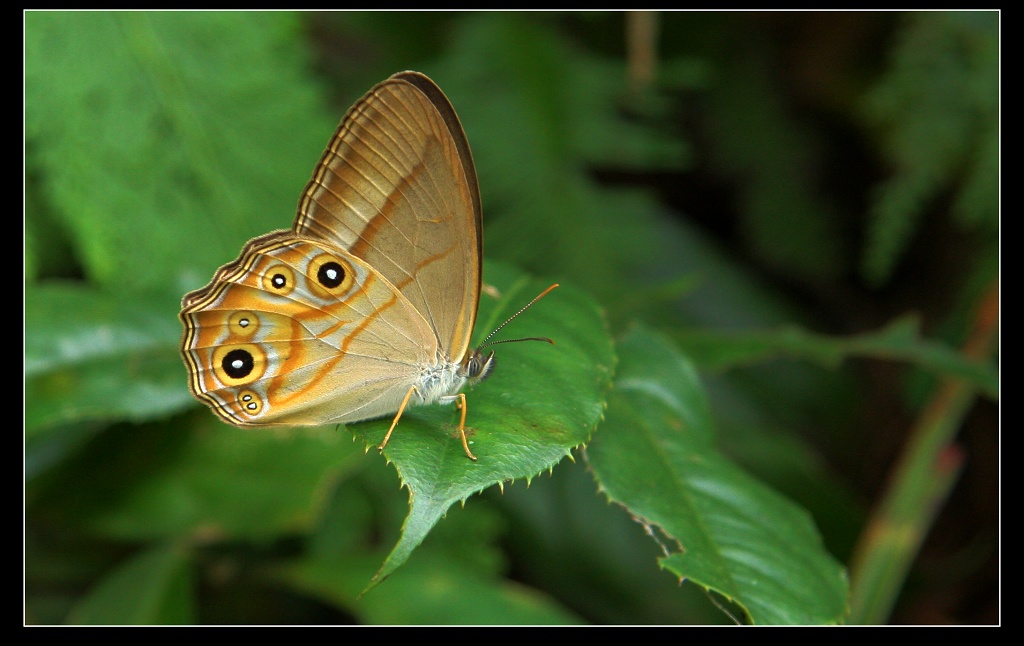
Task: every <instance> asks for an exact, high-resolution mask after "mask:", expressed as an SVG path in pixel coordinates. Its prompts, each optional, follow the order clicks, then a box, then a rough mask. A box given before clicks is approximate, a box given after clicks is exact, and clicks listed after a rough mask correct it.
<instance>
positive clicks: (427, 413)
mask: <svg viewBox="0 0 1024 646" xmlns="http://www.w3.org/2000/svg"><path fill="white" fill-rule="evenodd" d="M484 279H485V282H486V283H488V284H489V285H493V286H494V287H495V288H497V290H498V291H499V293H500V294H501V296H500V298H497V299H495V298H493V297H491V296H488V295H487V294H486V293H485V295H484V296H483V298H481V302H480V313H479V316H478V318H477V323H476V331H475V337H476V339H477V342H480V341H481V340H482V339H483V337H484V336H486V335H487V334H489V333H490V331H491V330H493V329H494V328H496V327H497V326H498V325H499V324H501V322H502V321H504V320H505V319H507V318H508V317H509V316H512V315H513V314H515V312H516V311H518V310H519V309H520V308H521V307H522V306H523V305H525V304H526V303H528V302H529V301H530V299H532V298H533V297H534V296H535V295H537V294H539V293H540V292H541V291H543V290H544V289H545V288H546V287H547V286H548V284H546V283H543V282H541V281H538V280H532V279H528V278H526V277H525V276H523V275H521V274H518V273H517V272H515V271H514V270H512V269H510V268H507V267H504V266H501V265H497V264H494V263H488V264H486V265H485V276H484ZM525 336H546V337H550V338H551V339H552V340H554V341H555V345H553V346H552V345H548V344H546V343H537V342H524V343H517V344H507V345H501V346H497V347H496V348H495V352H496V356H497V367H496V368H495V370H494V373H493V374H492V376H491V377H490V378H488V380H487V381H485V382H483V383H482V384H480V385H478V386H477V387H476V388H475V389H474V390H472V391H470V392H468V393H467V400H468V403H467V417H466V425H467V427H468V428H469V433H470V442H471V448H472V451H473V453H475V454H476V457H477V458H478V459H477V461H476V462H473V461H470V460H469V459H468V458H467V457H466V455H465V453H464V452H463V449H462V445H461V443H460V441H459V439H458V435H457V433H456V434H454V435H453V430H452V429H453V427H455V426H456V425H457V422H458V414H459V413H458V411H457V410H456V409H455V408H454V407H444V406H431V407H426V408H417V409H410V410H408V411H407V412H406V413H405V414H404V415H403V416H402V419H401V421H400V422H399V424H398V427H397V428H396V429H395V432H394V435H393V436H392V437H391V439H390V441H389V443H388V445H387V448H386V449H385V451H384V453H385V455H386V456H387V458H388V460H389V461H391V462H393V463H394V464H395V467H396V468H397V469H398V473H399V475H400V477H401V479H402V483H403V484H404V485H405V486H407V487H408V488H409V497H410V511H409V516H408V517H407V518H406V521H405V524H404V526H403V528H402V537H401V539H400V540H399V542H398V544H397V545H396V546H395V548H394V550H393V551H392V552H391V554H390V555H389V556H388V559H387V560H386V561H385V563H384V565H383V566H382V567H381V570H380V572H379V573H378V575H377V577H375V581H380V580H382V579H383V578H384V577H386V576H388V575H389V574H391V573H392V572H393V571H394V570H395V569H396V568H397V567H398V566H400V565H401V564H402V563H404V562H405V560H406V559H407V558H408V557H409V554H410V553H411V552H412V550H413V549H415V548H416V546H417V545H419V544H420V542H421V541H422V540H423V538H424V537H425V536H426V535H427V533H428V532H429V531H430V529H431V528H432V527H433V526H434V525H435V524H436V523H437V521H438V520H439V519H440V518H441V516H442V515H444V513H445V512H446V511H447V510H448V508H449V507H450V506H451V505H452V504H453V503H455V502H458V501H462V500H465V499H466V498H467V497H468V496H470V495H472V494H474V493H476V492H478V491H481V490H482V489H485V488H487V487H489V486H491V485H494V484H499V483H502V482H504V481H506V480H515V479H518V478H526V479H529V478H532V477H533V476H535V475H537V474H538V473H540V472H542V471H544V470H547V469H550V468H552V467H553V466H554V465H555V464H556V463H558V462H559V461H560V460H561V459H562V458H563V457H566V456H567V455H569V451H570V450H571V449H572V448H573V447H576V446H579V445H580V444H582V443H584V442H586V441H587V440H588V439H589V437H590V433H591V432H592V431H593V429H594V427H595V426H596V425H597V422H598V420H599V419H600V417H601V413H602V411H603V410H604V405H605V399H604V398H605V393H606V391H607V389H608V387H609V384H610V382H611V375H612V369H613V366H614V361H615V356H614V352H613V346H612V342H611V339H610V337H609V335H608V331H607V329H606V326H605V322H604V318H603V317H602V314H601V312H600V311H599V309H598V308H597V306H596V305H595V304H594V303H593V301H591V300H590V299H589V298H588V297H587V296H586V295H584V294H583V293H582V292H580V291H578V290H576V289H573V288H572V287H569V286H562V287H560V288H558V289H556V290H554V291H553V292H551V293H550V294H549V295H548V296H546V297H545V298H544V299H542V300H541V301H539V302H537V303H536V304H535V305H534V306H533V307H532V308H530V309H529V310H527V311H526V312H524V313H523V315H522V316H520V317H519V318H517V319H516V321H515V322H514V323H512V324H510V325H509V326H507V327H506V328H504V330H502V334H501V335H500V337H499V338H518V337H525ZM390 424H391V420H390V419H382V420H375V421H373V422H366V423H362V424H357V425H353V426H351V428H352V430H353V431H354V432H355V433H356V435H357V436H359V437H360V438H362V439H363V441H364V442H365V443H366V445H367V447H375V446H378V445H379V444H380V442H381V441H382V439H383V437H384V434H385V432H386V431H387V429H388V427H389V426H390Z"/></svg>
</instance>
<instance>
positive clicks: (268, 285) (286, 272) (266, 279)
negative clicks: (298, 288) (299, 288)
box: [263, 263, 295, 295]
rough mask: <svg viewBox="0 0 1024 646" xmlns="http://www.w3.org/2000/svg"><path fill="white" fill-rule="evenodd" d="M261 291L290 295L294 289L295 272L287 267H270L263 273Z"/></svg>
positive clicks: (276, 265) (275, 265)
mask: <svg viewBox="0 0 1024 646" xmlns="http://www.w3.org/2000/svg"><path fill="white" fill-rule="evenodd" d="M263 289H265V290H267V291H268V292H270V293H271V294H281V295H286V294H290V293H291V292H292V290H294V289H295V272H294V271H292V268H291V267H289V266H288V265H284V264H280V263H277V264H273V265H271V266H270V267H268V268H267V270H266V271H265V272H263Z"/></svg>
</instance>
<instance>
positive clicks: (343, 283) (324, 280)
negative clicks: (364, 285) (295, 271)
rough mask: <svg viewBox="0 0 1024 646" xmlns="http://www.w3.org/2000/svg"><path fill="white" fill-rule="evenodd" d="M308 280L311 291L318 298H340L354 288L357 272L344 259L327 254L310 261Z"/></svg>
mask: <svg viewBox="0 0 1024 646" xmlns="http://www.w3.org/2000/svg"><path fill="white" fill-rule="evenodd" d="M307 278H308V280H309V286H310V289H312V290H313V292H314V293H315V294H316V295H317V296H319V297H321V298H338V297H339V296H343V295H344V294H346V293H347V292H348V291H349V289H350V288H351V287H352V283H353V281H354V280H355V272H354V271H352V266H351V265H350V264H349V263H348V262H346V261H345V260H344V259H343V258H339V257H338V256H334V255H331V254H328V253H325V254H321V255H319V256H317V257H316V258H313V260H311V261H310V263H309V269H308V270H307Z"/></svg>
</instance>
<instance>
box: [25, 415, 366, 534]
mask: <svg viewBox="0 0 1024 646" xmlns="http://www.w3.org/2000/svg"><path fill="white" fill-rule="evenodd" d="M196 419H197V420H198V421H197V423H193V424H189V425H188V426H183V425H180V424H163V425H147V426H143V427H138V426H128V425H123V426H119V427H115V428H113V429H110V430H108V431H106V432H105V433H102V434H101V435H99V436H98V437H97V438H96V439H95V440H93V441H92V442H90V444H89V445H88V447H87V448H86V449H84V450H82V451H80V452H79V453H78V454H76V455H75V456H74V458H73V459H72V460H70V461H69V462H68V463H67V464H65V465H63V468H62V469H61V470H60V472H59V473H58V474H56V475H54V476H53V477H51V478H46V479H44V481H43V482H40V483H38V484H36V485H35V486H34V487H33V488H32V490H31V492H30V493H31V499H32V504H33V507H34V508H39V509H45V510H47V513H49V514H53V515H56V516H58V517H62V518H65V519H67V520H68V521H69V522H71V524H74V525H76V526H82V527H85V528H88V530H89V531H91V532H93V533H96V534H100V535H103V536H107V537H111V538H116V539H118V540H146V539H164V538H167V537H179V536H201V537H202V538H203V539H204V540H215V539H239V538H248V539H258V540H266V539H268V538H271V537H273V536H275V535H277V534H280V533H283V532H296V531H303V530H305V529H308V528H309V527H310V526H311V525H312V524H313V522H314V520H315V519H316V518H317V515H318V514H319V513H320V511H321V507H322V505H323V500H324V496H325V491H326V490H327V489H328V487H330V486H331V485H332V483H333V482H334V481H335V480H336V479H337V478H338V477H340V475H341V474H342V473H344V472H345V471H347V470H350V469H353V468H357V467H358V464H359V462H360V461H361V460H362V459H363V452H362V451H361V450H360V449H359V447H358V445H356V444H355V443H354V442H353V441H352V439H351V436H350V435H349V434H348V433H346V432H345V431H344V429H338V428H336V427H316V428H301V429H274V430H257V431H246V430H241V429H237V428H234V427H231V426H228V425H226V424H223V423H221V422H219V421H216V420H215V419H214V417H213V416H212V415H211V414H209V413H207V412H205V411H203V412H202V413H200V414H199V415H198V416H197V418H196ZM82 482H88V483H89V486H88V487H82V486H80V484H79V483H82Z"/></svg>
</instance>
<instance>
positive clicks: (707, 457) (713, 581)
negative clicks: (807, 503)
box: [587, 329, 847, 624]
mask: <svg viewBox="0 0 1024 646" xmlns="http://www.w3.org/2000/svg"><path fill="white" fill-rule="evenodd" d="M618 348H619V352H620V356H621V366H620V369H619V372H618V374H617V376H616V381H615V386H616V388H615V390H614V391H613V394H612V396H611V398H610V400H609V407H608V415H607V419H606V422H605V423H604V424H603V425H602V427H601V430H600V432H599V433H597V434H596V435H595V437H594V440H593V441H592V442H591V443H590V445H589V446H588V448H587V456H588V459H589V461H590V464H591V465H592V467H593V470H594V474H595V477H596V478H597V480H598V482H599V483H600V485H601V487H602V489H604V491H605V492H606V493H607V494H608V496H609V498H610V499H611V500H613V501H615V502H618V503H619V504H622V505H624V506H625V507H626V508H627V509H628V510H629V511H630V513H632V514H633V515H634V516H635V517H637V519H638V520H639V521H640V522H642V523H643V524H644V525H646V526H647V527H649V528H657V530H654V529H652V532H651V535H652V536H653V537H655V539H656V540H659V541H660V542H661V543H662V547H663V549H664V552H665V557H664V558H663V559H661V564H662V567H664V568H665V569H667V570H669V571H671V572H673V573H674V574H676V575H677V576H679V577H680V579H690V580H692V581H693V582H694V583H696V584H698V585H699V586H701V587H703V588H706V589H708V590H713V591H715V592H717V593H719V594H721V595H723V596H724V597H725V598H726V599H728V600H730V601H734V602H735V603H738V604H739V605H740V606H742V607H743V608H744V609H745V610H746V612H747V614H748V615H749V617H750V620H751V621H752V622H754V623H759V624H761V623H763V624H820V623H837V622H840V621H842V618H843V614H844V611H845V604H846V595H847V581H846V576H845V572H844V570H843V568H842V566H841V565H840V564H839V563H837V562H836V561H835V560H834V559H833V557H832V556H831V555H830V554H828V552H826V551H825V549H824V547H823V546H822V543H821V538H820V536H819V534H818V532H817V530H816V529H815V527H814V524H813V522H812V521H811V518H810V516H809V515H808V514H807V513H806V512H805V511H804V510H802V509H800V508H798V507H796V506H795V505H794V504H793V503H791V502H790V501H788V500H786V499H785V498H783V497H782V496H780V495H779V494H777V493H775V492H774V491H772V490H770V489H768V488H766V487H765V486H764V485H763V484H761V483H759V482H758V481H757V480H755V479H754V478H752V477H751V476H749V475H748V474H746V473H745V472H744V471H742V470H741V469H740V468H738V467H737V466H736V465H735V464H733V463H731V462H729V461H728V460H727V459H726V458H725V457H724V456H722V455H721V454H720V453H718V451H717V450H716V449H715V448H714V434H713V429H712V423H711V417H710V414H709V411H708V406H707V402H706V400H705V395H704V392H703V389H702V388H701V386H700V383H699V381H698V379H697V374H696V371H695V370H694V368H693V366H692V364H690V362H689V361H687V360H686V359H685V358H684V357H683V356H681V355H680V354H679V352H678V351H677V350H676V349H675V348H674V347H673V346H672V344H671V343H670V342H668V341H667V340H665V339H664V338H662V337H660V336H657V335H655V334H652V333H650V332H648V331H645V330H643V329H635V330H633V331H632V332H630V333H629V334H628V335H627V336H626V337H625V338H624V339H623V340H622V341H621V342H620V343H619V345H618ZM658 532H660V534H659V533H658ZM659 535H660V536H661V538H658V537H659Z"/></svg>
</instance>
